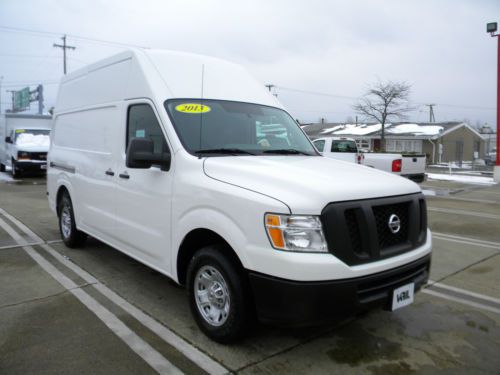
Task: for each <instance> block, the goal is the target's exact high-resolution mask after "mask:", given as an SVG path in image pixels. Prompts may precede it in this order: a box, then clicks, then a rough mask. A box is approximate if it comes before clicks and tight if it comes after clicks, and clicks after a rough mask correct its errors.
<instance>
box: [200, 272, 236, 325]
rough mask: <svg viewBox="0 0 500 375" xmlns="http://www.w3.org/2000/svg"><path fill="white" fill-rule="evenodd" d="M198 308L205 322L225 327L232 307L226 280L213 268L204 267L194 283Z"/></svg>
mask: <svg viewBox="0 0 500 375" xmlns="http://www.w3.org/2000/svg"><path fill="white" fill-rule="evenodd" d="M194 294H195V299H196V306H197V307H198V310H199V311H200V313H201V316H202V317H203V319H205V321H206V322H207V323H208V324H210V325H212V326H217V327H218V326H221V325H223V324H224V323H225V322H226V320H227V317H228V316H229V310H230V307H231V304H230V302H231V301H230V298H229V291H228V287H227V283H226V280H224V277H222V274H221V273H220V272H219V271H217V270H216V269H215V268H214V267H212V266H203V267H201V268H200V269H199V270H198V272H197V273H196V277H195V282H194Z"/></svg>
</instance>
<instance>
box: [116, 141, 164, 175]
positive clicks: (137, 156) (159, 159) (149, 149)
mask: <svg viewBox="0 0 500 375" xmlns="http://www.w3.org/2000/svg"><path fill="white" fill-rule="evenodd" d="M153 150H154V143H153V141H152V140H151V139H146V138H132V139H131V140H130V142H129V144H128V150H127V158H126V161H125V162H126V165H127V168H137V169H148V168H150V167H152V166H159V167H160V169H161V170H162V171H168V170H169V169H170V154H169V153H163V154H155V153H154V152H153Z"/></svg>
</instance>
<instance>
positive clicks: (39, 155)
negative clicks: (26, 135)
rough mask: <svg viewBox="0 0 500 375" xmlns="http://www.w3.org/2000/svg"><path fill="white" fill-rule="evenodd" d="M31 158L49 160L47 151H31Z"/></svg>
mask: <svg viewBox="0 0 500 375" xmlns="http://www.w3.org/2000/svg"><path fill="white" fill-rule="evenodd" d="M30 157H31V160H47V153H46V152H30Z"/></svg>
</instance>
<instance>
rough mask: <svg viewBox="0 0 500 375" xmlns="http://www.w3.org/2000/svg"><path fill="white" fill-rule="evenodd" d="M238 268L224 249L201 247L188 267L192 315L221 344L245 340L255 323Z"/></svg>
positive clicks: (247, 292) (246, 286) (241, 273)
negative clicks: (225, 253) (240, 339)
mask: <svg viewBox="0 0 500 375" xmlns="http://www.w3.org/2000/svg"><path fill="white" fill-rule="evenodd" d="M239 268H240V267H238V266H236V265H234V264H233V262H231V260H229V259H228V257H227V256H225V255H224V252H223V250H222V247H221V246H207V247H204V248H202V249H201V250H199V251H198V252H197V253H196V254H195V255H194V256H193V258H192V259H191V262H190V263H189V267H188V273H187V288H188V296H189V304H190V308H191V313H192V314H193V316H194V318H195V320H196V323H197V324H198V326H199V327H200V329H201V330H202V331H203V332H204V333H205V334H206V335H207V336H208V337H210V338H211V339H212V340H214V341H217V342H219V343H222V344H226V343H230V342H233V341H235V340H237V339H239V338H241V337H243V336H244V335H245V333H246V332H247V330H248V328H249V327H250V326H251V325H252V324H253V322H254V314H253V311H254V307H253V303H252V302H251V293H250V290H249V287H248V283H247V282H246V278H245V274H244V272H238V271H243V270H240V269H239Z"/></svg>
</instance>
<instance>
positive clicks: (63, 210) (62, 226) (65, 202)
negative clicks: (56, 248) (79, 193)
mask: <svg viewBox="0 0 500 375" xmlns="http://www.w3.org/2000/svg"><path fill="white" fill-rule="evenodd" d="M59 232H60V233H61V237H62V240H63V242H64V244H65V245H66V246H68V247H71V248H76V247H81V246H82V245H83V244H84V243H85V240H86V239H87V235H86V234H85V233H83V232H82V231H79V230H78V229H76V223H75V215H74V211H73V204H72V203H71V198H70V197H69V195H68V193H64V194H63V196H62V197H61V200H60V202H59Z"/></svg>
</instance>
